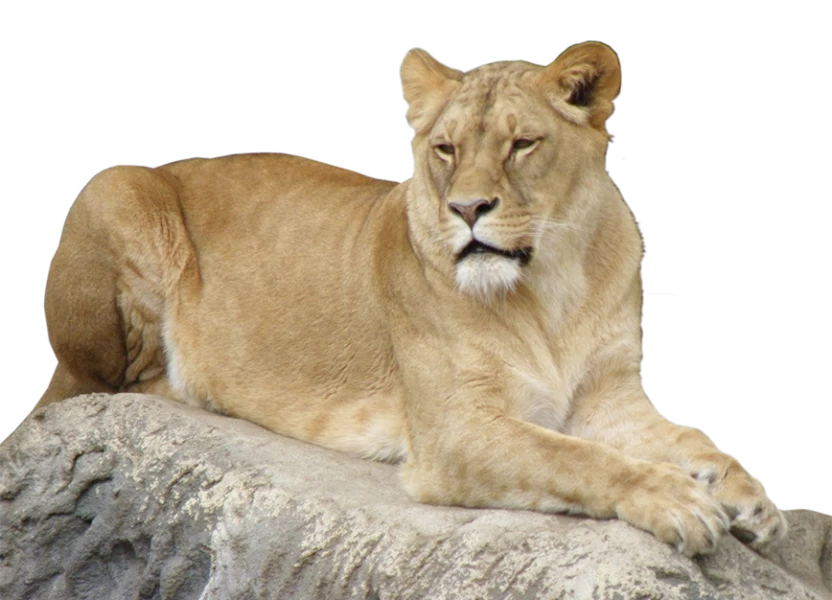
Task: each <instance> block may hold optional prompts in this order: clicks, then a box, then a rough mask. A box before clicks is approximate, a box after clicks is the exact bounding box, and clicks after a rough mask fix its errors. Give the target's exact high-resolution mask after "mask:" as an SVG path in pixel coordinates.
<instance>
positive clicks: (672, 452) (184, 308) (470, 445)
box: [41, 42, 785, 555]
mask: <svg viewBox="0 0 832 600" xmlns="http://www.w3.org/2000/svg"><path fill="white" fill-rule="evenodd" d="M402 80H403V86H404V92H405V97H406V99H407V100H408V103H409V105H410V109H409V111H408V119H409V120H410V122H411V124H412V125H413V127H414V130H415V131H416V135H415V137H414V139H413V152H414V157H415V173H414V176H413V178H412V179H411V180H409V181H406V182H404V183H402V184H394V183H390V182H385V181H377V180H373V179H369V178H367V177H363V176H361V175H358V174H355V173H351V172H348V171H343V170H340V169H337V168H334V167H330V166H326V165H323V164H319V163H316V162H312V161H309V160H305V159H301V158H296V157H292V156H285V155H266V154H261V155H241V156H229V157H225V158H218V159H213V160H204V159H193V160H187V161H183V162H178V163H173V164H170V165H166V166H163V167H159V168H157V169H147V168H140V167H117V168H114V169H110V170H107V171H104V172H103V173H101V174H99V175H97V176H96V177H95V178H93V180H92V181H91V182H90V183H89V184H88V185H87V187H86V188H85V189H84V190H83V192H82V193H81V195H80V196H79V198H78V200H77V201H76V203H75V204H74V206H73V207H72V209H71V211H70V214H69V216H68V218H67V222H66V226H65V229H64V233H63V237H62V239H61V244H60V247H59V248H58V251H57V254H56V256H55V259H54V261H53V264H52V268H51V271H50V274H49V282H48V287H47V297H46V312H47V321H48V325H49V334H50V341H51V342H52V345H53V348H54V349H55V353H56V355H57V357H58V360H59V364H58V368H57V370H56V373H55V376H54V378H53V381H52V383H51V384H50V386H49V389H48V390H47V391H46V393H45V394H44V397H43V398H42V400H41V405H44V404H48V403H50V402H53V401H57V400H60V399H62V398H65V397H68V396H71V395H74V394H78V393H83V392H93V391H109V392H116V391H142V392H148V393H159V394H163V395H166V396H169V397H172V398H177V399H179V400H181V401H183V402H187V403H189V404H192V405H195V406H201V407H204V408H207V409H211V410H216V411H220V412H223V413H226V414H229V415H233V416H236V417H242V418H245V419H249V420H251V421H254V422H255V423H259V424H260V425H263V426H265V427H268V428H269V429H272V430H274V431H276V432H279V433H282V434H286V435H289V436H293V437H295V438H298V439H302V440H307V441H310V442H313V443H316V444H321V445H323V446H328V447H330V448H335V449H338V450H342V451H344V452H349V453H351V454H353V455H356V456H361V457H369V458H375V459H381V460H388V461H404V463H405V464H404V467H403V471H402V476H403V482H404V486H405V488H406V489H407V491H408V492H409V493H410V494H411V495H412V496H413V497H414V498H416V499H418V500H420V501H423V502H431V503H439V504H459V505H465V506H490V507H510V508H527V509H534V510H541V511H568V512H572V513H580V514H586V515H591V516H594V517H601V518H611V517H618V518H621V519H624V520H626V521H628V522H630V523H632V524H634V525H636V526H637V527H641V528H643V529H646V530H647V531H651V532H653V533H654V534H655V535H656V536H657V537H658V538H659V539H661V540H663V541H666V542H669V543H671V544H674V545H676V546H677V547H678V548H679V549H680V550H681V551H683V552H685V553H686V554H688V555H694V554H697V553H702V552H707V551H710V550H712V549H713V548H714V547H715V545H716V542H717V541H718V539H719V537H720V535H721V534H722V533H723V531H724V530H726V529H727V528H728V527H731V528H733V530H734V532H735V533H736V534H737V535H738V536H739V537H741V538H745V539H746V541H748V540H751V538H753V541H752V542H751V544H752V546H753V547H755V548H759V547H761V546H763V545H765V544H767V543H769V542H771V541H772V540H774V539H776V538H778V537H779V536H782V534H783V533H784V532H785V522H784V520H783V518H782V516H781V515H780V513H779V511H778V510H777V509H776V508H775V506H774V505H773V504H772V503H771V502H770V501H769V500H768V498H767V497H766V495H765V493H764V491H763V488H762V486H761V485H760V484H759V483H758V482H757V481H756V480H755V479H753V478H752V477H751V476H749V475H748V474H747V473H746V472H745V471H744V470H743V469H742V468H741V467H740V466H739V464H738V463H737V461H736V460H734V459H733V458H731V457H729V456H727V455H725V454H722V453H720V452H719V451H718V450H717V449H716V448H715V447H714V446H713V444H712V443H711V442H710V440H709V439H708V438H707V437H706V436H705V435H704V434H702V433H701V432H699V431H696V430H692V429H687V428H683V427H679V426H676V425H673V424H671V423H669V422H667V421H666V420H664V419H663V418H662V417H661V416H660V415H659V414H658V413H657V412H656V411H655V409H654V408H653V406H652V405H651V404H650V402H649V401H648V399H647V398H646V397H645V395H644V392H643V390H642V386H641V380H640V372H639V368H640V361H641V329H640V312H641V300H642V299H641V295H642V293H641V282H640V275H639V268H640V262H641V255H642V243H641V238H640V235H639V232H638V229H637V227H636V224H635V221H634V219H633V217H632V215H631V213H630V211H629V209H628V208H627V206H626V205H625V203H624V201H623V200H622V198H621V196H620V194H619V192H618V190H617V189H616V187H615V185H614V184H613V182H612V181H611V180H610V178H609V177H608V175H607V173H606V171H605V154H606V148H607V143H608V136H607V132H606V129H605V122H606V119H607V117H609V115H610V114H611V113H612V108H613V105H612V102H613V100H614V99H615V97H616V96H617V95H618V91H619V87H620V81H621V80H620V69H619V65H618V59H617V57H616V55H615V53H614V52H612V50H611V49H610V48H608V47H607V46H605V45H603V44H600V43H597V42H588V43H586V44H581V45H578V46H574V47H572V48H570V49H568V50H567V51H566V52H564V53H563V54H562V55H561V56H560V57H559V58H558V59H557V60H556V61H555V62H554V63H552V64H551V65H549V66H548V67H539V66H536V65H532V64H528V63H522V62H506V63H496V64H492V65H486V66H484V67H480V68H478V69H475V70H473V71H471V72H469V73H466V74H463V73H461V72H459V71H456V70H453V69H449V68H447V67H445V66H443V65H441V64H440V63H438V62H437V61H436V60H434V59H433V58H431V57H430V56H429V55H428V54H427V53H426V52H424V51H421V50H414V51H412V52H411V53H410V54H408V56H407V57H406V58H405V61H404V64H403V66H402ZM469 223H472V224H473V231H472V228H471V226H469ZM474 238H476V239H477V240H478V241H479V242H482V243H483V244H487V245H488V246H490V247H493V248H497V249H501V250H503V251H505V252H506V253H509V254H508V255H505V254H503V255H499V254H495V253H490V252H481V253H471V254H461V252H462V251H463V250H464V249H465V248H466V246H468V245H469V244H470V243H471V242H472V239H474ZM479 249H480V250H487V248H484V247H482V246H480V247H479ZM726 513H728V516H726Z"/></svg>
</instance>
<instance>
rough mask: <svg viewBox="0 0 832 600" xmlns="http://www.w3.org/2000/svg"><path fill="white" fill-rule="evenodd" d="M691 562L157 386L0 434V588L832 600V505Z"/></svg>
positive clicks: (190, 594) (94, 400) (596, 525)
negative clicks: (277, 430) (424, 478)
mask: <svg viewBox="0 0 832 600" xmlns="http://www.w3.org/2000/svg"><path fill="white" fill-rule="evenodd" d="M787 516H788V519H789V523H790V525H791V531H790V535H789V538H788V539H787V540H786V542H785V543H784V544H783V545H782V546H780V547H779V548H778V549H776V551H774V552H772V553H771V554H770V556H769V558H764V557H762V556H760V555H758V554H756V553H754V552H753V551H751V550H749V549H747V548H746V547H745V546H743V545H742V544H740V543H739V542H738V541H736V540H735V539H733V538H728V539H725V540H724V541H723V542H722V544H721V545H720V548H719V550H718V551H717V553H716V554H714V555H712V556H710V557H705V558H700V559H697V560H695V561H692V560H689V559H687V558H685V557H684V556H682V555H680V554H678V553H677V552H676V551H675V550H673V549H672V548H670V547H669V546H665V545H664V544H661V543H660V542H658V541H656V540H655V539H654V538H653V537H652V536H651V535H649V534H647V533H644V532H642V531H639V530H637V529H635V528H633V527H630V526H629V525H627V524H625V523H622V522H620V521H596V520H592V519H584V518H577V517H568V516H554V515H544V514H537V513H530V512H522V511H509V510H475V509H465V508H448V507H435V506H426V505H420V504H416V503H414V502H413V501H411V500H410V499H409V498H408V497H407V496H406V495H405V494H404V492H403V491H402V490H401V488H400V487H399V485H398V481H397V477H396V469H395V467H391V466H389V465H384V464H379V463H373V462H368V461H362V460H357V459H352V458H349V457H347V456H344V455H342V454H339V453H336V452H332V451H329V450H326V449H323V448H318V447H316V446H310V445H307V444H304V443H302V442H298V441H295V440H291V439H287V438H283V437H280V436H277V435H275V434H273V433H271V432H268V431H265V430H263V429H261V428H259V427H257V426H255V425H252V424H250V423H247V422H244V421H239V420H235V419H229V418H226V417H222V416H219V415H214V414H209V413H205V412H201V411H197V410H194V409H190V408H188V407H186V406H183V405H181V404H177V403H174V402H170V401H168V400H164V399H162V398H156V397H152V396H140V395H130V394H125V395H120V396H104V395H92V396H83V397H79V398H74V399H71V400H67V401H65V402H63V403H61V404H58V405H53V406H50V407H48V408H47V409H46V410H45V411H42V412H40V413H38V414H36V415H34V416H33V417H31V418H29V419H28V420H27V421H26V422H25V423H24V424H22V425H21V426H20V428H18V430H17V431H16V432H15V433H14V435H12V436H11V437H10V438H9V439H8V440H7V441H6V442H4V443H3V444H2V446H0V598H3V599H5V600H17V599H23V598H27V599H28V598H35V599H40V598H61V599H63V598H95V599H104V598H165V599H168V598H174V599H197V598H201V599H204V600H208V599H237V598H239V599H255V598H282V599H288V598H326V599H333V600H335V599H340V598H368V599H395V600H405V599H410V598H431V599H441V598H448V599H455V600H456V599H466V598H535V599H537V598H558V599H560V598H563V599H567V598H569V599H572V598H574V599H584V598H587V599H589V598H593V599H610V600H612V599H621V600H624V599H634V598H641V599H652V598H668V599H675V598H699V599H722V598H726V599H727V598H731V599H738V600H739V599H748V600H765V599H768V598H777V599H796V598H800V599H818V600H821V599H827V600H828V599H832V517H828V516H825V515H821V514H818V513H813V512H809V511H791V512H788V513H787Z"/></svg>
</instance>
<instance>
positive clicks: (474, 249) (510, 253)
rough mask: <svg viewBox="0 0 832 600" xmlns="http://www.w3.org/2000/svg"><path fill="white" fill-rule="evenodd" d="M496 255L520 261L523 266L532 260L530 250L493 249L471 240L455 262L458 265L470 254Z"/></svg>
mask: <svg viewBox="0 0 832 600" xmlns="http://www.w3.org/2000/svg"><path fill="white" fill-rule="evenodd" d="M486 253H488V254H496V255H498V256H503V257H505V258H512V259H517V260H519V261H520V264H521V265H523V266H525V265H527V264H529V261H530V260H531V259H532V249H531V248H517V249H516V250H503V249H502V248H495V247H494V246H489V245H488V244H483V243H482V242H481V241H479V240H476V239H475V240H471V241H470V242H469V243H468V245H467V246H465V248H463V249H462V251H461V252H460V253H459V254H458V255H457V257H456V262H457V263H460V262H462V261H463V260H465V259H466V258H467V257H468V256H470V255H471V254H486Z"/></svg>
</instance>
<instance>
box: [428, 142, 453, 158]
mask: <svg viewBox="0 0 832 600" xmlns="http://www.w3.org/2000/svg"><path fill="white" fill-rule="evenodd" d="M433 149H434V150H436V153H437V154H438V155H439V156H440V158H446V159H447V158H453V156H454V147H453V145H452V144H437V145H436V146H434V147H433Z"/></svg>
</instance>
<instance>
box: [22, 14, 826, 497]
mask: <svg viewBox="0 0 832 600" xmlns="http://www.w3.org/2000/svg"><path fill="white" fill-rule="evenodd" d="M437 29H438V28H437ZM368 31H369V30H368ZM431 31H432V30H431ZM304 32H305V30H304V31H301V32H300V33H301V34H303V33H304ZM312 33H314V35H313V34H312ZM312 33H310V32H308V31H306V34H307V35H305V36H304V35H301V38H298V37H294V38H292V41H289V40H288V38H287V37H285V36H284V37H281V36H279V35H275V37H274V38H269V39H268V40H259V41H254V40H252V41H251V42H250V43H249V42H243V43H239V42H238V43H237V45H236V46H234V47H233V48H230V46H228V45H227V44H223V43H221V42H217V41H214V42H212V43H208V42H205V41H204V40H202V43H201V44H200V43H196V44H194V45H181V46H179V47H176V48H169V49H166V50H165V52H164V55H162V54H159V53H155V52H154V51H153V49H152V48H153V44H154V40H159V39H162V38H164V36H165V32H158V31H157V32H154V35H153V37H151V38H148V39H142V40H141V42H142V44H144V45H143V46H141V47H140V48H139V47H133V48H130V49H127V48H125V47H124V46H123V45H115V46H113V45H112V42H113V41H114V40H113V38H114V37H117V36H118V34H117V33H111V34H104V33H100V32H99V33H98V34H97V35H99V36H101V37H98V38H97V37H94V36H93V37H91V38H87V39H85V40H83V44H80V45H75V46H73V49H72V51H71V52H67V53H64V52H62V51H61V49H59V48H56V49H55V52H54V53H53V54H52V55H51V56H50V58H49V60H48V62H46V61H44V62H43V63H42V64H39V65H37V67H38V68H36V69H33V70H30V71H27V72H26V75H25V78H24V80H22V82H21V83H22V85H20V86H19V88H18V89H17V92H16V96H15V101H16V102H18V103H19V107H20V108H19V111H17V113H15V114H13V115H11V118H12V119H15V118H16V119H19V122H17V123H15V124H16V125H21V126H23V127H24V128H25V129H26V130H27V134H26V136H25V139H24V140H23V141H21V143H20V145H19V146H18V148H19V149H20V157H19V159H18V160H17V161H16V162H15V169H14V172H7V173H6V176H7V177H9V178H12V177H14V178H15V179H16V180H17V181H20V180H21V179H22V180H23V182H24V183H25V188H24V189H26V190H27V191H26V193H25V194H24V195H22V196H16V197H15V198H10V199H9V201H10V202H11V201H13V202H14V207H15V208H14V211H15V212H14V214H15V215H16V216H17V217H16V220H15V221H14V222H13V223H10V224H9V225H10V226H11V228H12V229H13V230H14V231H12V232H11V233H13V234H15V235H18V234H20V233H23V234H25V235H22V236H21V237H20V238H18V239H20V240H21V241H19V242H17V244H16V245H15V246H14V247H15V251H16V253H19V255H20V260H19V261H12V264H10V265H9V266H8V268H9V269H10V270H11V272H12V273H11V274H12V276H13V277H14V281H16V284H15V296H14V300H13V302H14V305H15V308H16V314H17V322H16V323H14V324H13V325H14V328H13V329H10V332H17V333H14V337H13V340H14V341H13V344H14V348H15V354H14V355H15V360H16V361H17V363H16V364H17V365H18V369H19V372H20V374H21V377H22V378H23V379H22V380H20V381H25V385H23V383H21V382H20V381H19V383H20V385H19V387H18V388H17V392H16V395H15V396H14V398H16V400H14V401H13V403H14V407H15V408H17V409H18V412H20V414H21V415H22V414H23V413H25V411H26V410H28V408H29V407H30V406H31V404H32V403H34V401H35V400H36V399H37V396H38V395H39V394H40V392H41V391H42V389H43V388H44V386H45V384H46V381H47V379H48V376H49V373H50V372H51V369H52V366H53V364H54V363H53V361H52V357H51V354H50V352H49V349H48V347H47V344H46V340H45V330H44V324H43V313H42V298H43V281H44V274H45V271H46V266H47V263H48V260H49V257H50V255H51V253H52V251H53V250H54V248H55V244H56V243H57V239H58V234H59V232H60V227H61V223H62V220H63V217H64V215H65V213H66V210H67V207H68V206H69V204H70V202H71V201H72V198H73V197H74V196H75V194H76V193H77V192H78V190H79V188H80V187H81V186H82V185H83V184H84V183H85V182H86V181H87V180H88V179H89V177H90V176H92V175H93V174H94V173H95V172H96V171H98V170H99V169H101V168H103V167H106V166H108V165H111V164H114V163H117V162H133V163H141V164H158V163H160V162H164V161H168V160H175V159H180V158H185V157H190V156H196V155H201V156H213V155H219V154H227V153H231V152H243V151H252V150H259V151H263V150H279V151H286V152H293V153H296V154H301V155H305V156H310V157H314V158H317V159H320V160H325V161H329V162H333V163H336V164H340V165H344V166H347V167H351V168H353V169H356V170H358V171H362V172H365V173H368V174H370V175H374V176H377V177H384V178H388V179H395V180H401V179H404V178H406V177H408V176H409V174H410V154H409V148H408V139H409V131H408V130H407V129H406V127H405V124H404V119H403V111H404V105H403V103H402V101H401V97H400V95H399V90H398V84H397V78H396V69H397V66H398V63H399V59H400V58H401V55H402V54H403V52H404V51H405V50H406V49H407V47H408V46H411V45H425V46H427V47H428V48H429V49H430V50H431V51H432V52H433V53H434V54H435V55H437V56H438V57H439V58H440V59H442V60H444V61H445V62H447V63H448V64H451V65H453V66H456V67H460V68H469V67H472V66H475V65H477V64H480V63H483V62H488V61H491V60H497V59H504V58H524V59H527V60H531V61H534V62H539V63H545V62H548V61H549V60H551V59H552V58H553V57H554V56H555V55H556V54H557V52H558V51H559V50H560V49H562V48H563V47H565V46H566V45H568V44H570V43H573V42H577V41H581V40H582V39H586V38H589V39H593V38H595V39H598V38H600V39H603V40H604V41H606V42H608V43H610V44H611V45H612V46H614V47H615V48H616V49H617V50H618V51H619V53H620V55H621V58H622V63H623V65H624V89H623V94H622V97H621V99H620V101H619V103H618V111H617V113H616V115H615V116H614V117H613V119H612V120H611V121H610V125H609V127H610V131H611V132H612V133H613V134H615V135H616V136H617V139H616V141H615V144H614V145H612V146H611V148H610V153H609V159H608V166H609V170H610V172H611V174H612V175H613V177H614V178H615V180H616V181H617V182H618V184H619V185H620V186H621V188H622V189H623V191H624V195H625V197H626V199H627V201H628V202H629V203H630V204H631V205H632V207H633V208H634V210H635V212H636V214H637V215H638V218H639V219H640V221H641V222H642V224H643V229H644V232H645V235H646V239H647V245H648V256H647V259H646V262H645V280H646V289H647V292H648V294H651V293H674V294H678V297H654V296H648V297H647V298H646V306H645V313H646V320H645V331H646V360H645V365H644V372H645V380H646V385H647V389H648V391H649V393H650V395H651V397H652V398H653V400H654V402H655V403H656V404H657V405H658V406H659V408H660V409H661V410H662V411H663V412H664V413H665V414H667V415H668V416H670V417H671V418H673V419H675V420H677V421H680V422H684V423H689V424H694V425H697V426H699V427H701V428H702V429H704V430H706V431H707V432H708V433H709V434H710V435H711V436H712V437H714V438H715V439H716V440H717V442H718V443H719V444H720V446H721V447H722V448H724V449H726V450H728V451H730V452H732V453H734V454H736V455H737V456H739V457H740V458H741V460H742V461H743V462H744V464H745V465H746V466H747V467H749V468H750V469H751V470H752V471H753V472H754V473H755V474H757V475H758V476H760V477H761V478H762V479H763V480H764V481H765V482H766V484H767V486H768V488H769V492H770V493H771V495H772V496H773V497H774V498H775V500H777V501H778V503H779V504H780V505H781V506H812V507H814V508H819V509H823V508H824V507H823V506H821V505H820V503H819V501H815V500H813V498H815V497H816V496H817V494H818V492H819V489H818V488H817V486H818V485H819V484H818V483H817V480H811V479H808V480H807V479H804V478H803V476H802V466H803V465H805V464H806V462H807V460H809V461H811V460H812V459H810V458H809V457H811V456H815V457H819V456H820V454H819V449H820V448H821V440H820V437H821V435H823V432H824V431H826V430H827V428H826V426H825V424H824V423H823V422H822V419H821V417H822V415H821V414H820V413H818V412H817V411H818V410H819V409H818V407H817V406H818V405H817V400H816V399H815V397H814V396H813V395H812V394H811V393H807V391H806V390H805V389H802V388H798V387H796V385H795V379H800V378H801V377H802V376H798V375H795V373H796V372H802V373H804V374H805V373H806V370H807V367H806V366H805V365H801V364H800V363H799V362H797V361H799V357H800V355H801V348H802V346H801V345H798V344H796V343H794V342H793V341H789V340H786V341H784V340H783V339H782V336H783V333H784V331H788V328H789V327H790V323H792V322H793V317H792V316H791V314H790V313H789V314H788V315H787V314H786V309H785V308H784V306H783V303H782V294H783V289H782V283H779V282H781V281H783V280H784V277H785V280H788V277H787V276H786V275H787V274H788V272H789V264H788V261H789V259H788V258H785V257H783V256H781V255H778V256H776V257H775V256H774V255H773V251H772V244H773V242H772V241H771V238H770V237H769V236H768V235H767V232H765V231H761V230H760V228H759V226H760V222H759V216H758V215H759V211H760V206H761V204H760V203H761V201H762V200H764V199H765V198H766V196H767V195H768V194H775V193H776V189H775V188H776V182H773V181H772V177H773V175H774V174H773V170H774V168H773V165H771V164H769V163H768V162H766V161H762V162H761V159H760V150H761V148H763V147H764V146H765V143H766V142H767V140H768V138H767V137H766V136H764V135H762V134H761V133H760V128H759V127H760V124H761V121H759V120H758V118H759V117H760V115H763V114H764V112H763V110H762V108H761V107H760V105H759V104H758V103H756V102H755V101H754V97H753V94H752V93H751V92H753V90H751V89H750V88H749V87H744V86H750V85H751V84H750V83H749V82H746V81H745V80H744V79H742V78H739V77H735V76H734V75H733V73H732V72H731V70H730V69H720V68H714V65H715V61H714V58H715V56H716V55H717V54H719V52H720V51H721V50H717V51H715V50H714V48H715V47H717V48H719V43H720V40H714V39H707V40H700V41H698V42H692V41H691V40H690V39H667V40H663V41H662V43H661V44H658V43H657V42H653V41H647V40H643V39H640V36H639V35H636V34H633V33H628V34H627V35H621V34H618V35H607V36H602V35H600V34H599V33H598V32H595V31H586V32H576V34H575V35H573V36H556V35H547V36H545V39H542V38H541V36H534V35H513V36H508V37H505V36H503V37H500V36H483V35H482V34H481V33H479V34H476V35H475V34H474V33H473V32H472V35H471V36H470V37H464V38H462V37H460V36H459V35H456V36H455V37H453V38H449V37H448V36H445V35H440V34H437V33H431V32H427V33H425V32H423V33H420V34H405V33H402V34H401V35H399V36H395V39H392V38H390V37H388V38H387V39H386V40H384V41H381V40H379V39H377V38H376V36H375V34H374V33H366V34H363V35H361V36H354V37H351V38H349V39H343V38H342V39H335V38H330V37H328V36H327V35H323V34H318V33H317V32H312ZM587 34H588V35H587ZM108 36H110V37H108ZM298 39H302V42H298V41H297V40H298ZM137 41H138V40H137ZM722 41H724V40H722ZM762 123H765V124H766V125H768V124H769V121H763V122H762ZM784 261H785V262H784ZM784 274H786V275H784ZM801 369H802V371H801ZM808 370H809V371H810V372H811V369H808ZM13 375H14V374H13ZM13 378H14V379H16V377H13ZM827 393H828V392H827ZM8 401H10V400H7V402H8ZM13 412H14V411H13ZM19 418H20V417H19V416H17V417H15V416H14V415H13V416H12V417H11V419H10V420H9V421H8V422H7V427H6V429H7V430H8V429H11V428H12V427H13V426H14V425H15V424H16V423H17V421H18V420H19ZM827 448H828V446H827ZM815 460H817V459H815ZM813 468H819V465H815V467H813Z"/></svg>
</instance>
